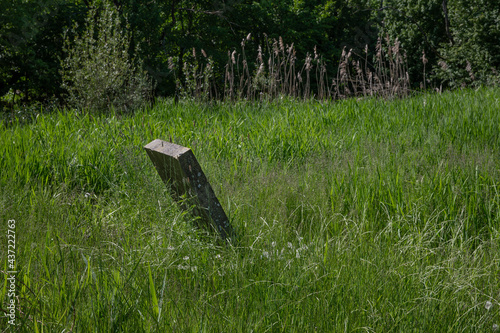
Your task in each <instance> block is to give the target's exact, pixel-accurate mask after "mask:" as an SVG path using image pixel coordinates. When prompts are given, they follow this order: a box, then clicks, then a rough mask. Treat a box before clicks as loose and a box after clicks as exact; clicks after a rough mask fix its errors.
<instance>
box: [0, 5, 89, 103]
mask: <svg viewBox="0 0 500 333" xmlns="http://www.w3.org/2000/svg"><path fill="white" fill-rule="evenodd" d="M0 8H2V10H1V13H0V97H1V96H4V95H5V94H6V93H7V92H8V91H9V90H11V91H12V93H14V92H16V93H17V94H19V95H21V97H22V99H23V100H24V101H28V100H47V99H50V98H52V97H54V96H58V95H59V94H60V93H61V92H62V90H61V88H60V81H61V79H60V75H59V57H60V56H61V55H62V46H63V40H62V38H61V35H62V33H63V31H64V27H66V26H69V25H71V24H72V22H78V21H80V20H81V19H82V18H83V17H84V16H83V15H84V13H85V7H82V6H81V5H78V4H75V3H73V2H63V1H52V0H40V1H29V2H27V1H9V0H1V1H0Z"/></svg>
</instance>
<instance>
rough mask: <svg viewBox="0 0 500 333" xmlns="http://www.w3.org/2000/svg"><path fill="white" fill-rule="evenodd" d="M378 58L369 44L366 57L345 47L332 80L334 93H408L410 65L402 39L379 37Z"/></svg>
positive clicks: (341, 95) (382, 94)
mask: <svg viewBox="0 0 500 333" xmlns="http://www.w3.org/2000/svg"><path fill="white" fill-rule="evenodd" d="M375 51H376V52H375V55H374V62H373V63H372V62H370V60H369V50H368V45H367V46H366V47H365V49H364V58H363V57H361V56H359V55H355V54H354V53H353V51H352V49H351V50H349V51H346V50H345V48H344V50H343V51H342V55H341V57H340V63H339V67H338V71H337V77H336V79H334V80H333V82H332V89H331V92H330V94H334V97H336V98H347V97H351V96H381V97H394V96H407V95H408V93H409V91H410V78H409V75H408V70H407V66H406V54H404V53H403V54H402V52H401V47H400V42H399V41H398V39H396V40H395V41H394V43H391V40H390V39H389V38H388V37H386V38H385V44H384V43H383V42H382V39H381V38H379V39H378V40H377V44H376V47H375Z"/></svg>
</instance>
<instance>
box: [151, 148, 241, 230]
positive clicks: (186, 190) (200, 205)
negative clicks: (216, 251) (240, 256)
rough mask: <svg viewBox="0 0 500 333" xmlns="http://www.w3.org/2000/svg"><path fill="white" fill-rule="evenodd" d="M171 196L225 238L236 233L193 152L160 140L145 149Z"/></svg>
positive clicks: (202, 223)
mask: <svg viewBox="0 0 500 333" xmlns="http://www.w3.org/2000/svg"><path fill="white" fill-rule="evenodd" d="M144 149H145V150H146V152H147V154H148V155H149V158H150V159H151V161H152V162H153V164H154V166H155V167H156V170H157V171H158V174H159V175H160V177H161V179H162V180H163V182H164V183H165V184H166V185H167V187H168V188H169V189H170V192H171V195H172V197H173V198H174V200H175V201H177V202H178V203H179V204H180V205H181V207H182V208H183V209H184V210H187V211H190V212H191V213H193V215H194V216H195V217H198V218H199V219H198V222H199V223H200V224H201V225H205V226H206V227H208V228H209V229H215V230H217V232H218V233H219V234H220V236H221V237H222V239H224V240H227V239H232V238H233V237H234V231H233V228H232V227H231V224H230V223H229V219H228V218H227V216H226V213H225V212H224V210H223V209H222V206H221V205H220V203H219V200H218V199H217V197H216V196H215V193H214V191H213V189H212V186H210V183H209V182H208V180H207V178H206V177H205V174H204V173H203V170H202V169H201V166H200V164H199V163H198V161H197V160H196V158H195V156H194V154H193V152H192V151H191V149H189V148H186V147H183V146H179V145H176V144H174V143H170V142H166V141H162V140H159V139H156V140H154V141H151V142H150V143H148V144H147V145H146V146H144Z"/></svg>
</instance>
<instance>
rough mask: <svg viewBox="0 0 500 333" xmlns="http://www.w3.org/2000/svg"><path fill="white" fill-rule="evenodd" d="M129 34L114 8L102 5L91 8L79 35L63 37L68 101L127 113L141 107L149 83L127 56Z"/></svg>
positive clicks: (106, 3) (149, 85)
mask: <svg viewBox="0 0 500 333" xmlns="http://www.w3.org/2000/svg"><path fill="white" fill-rule="evenodd" d="M129 47H130V35H129V33H127V32H126V31H124V30H123V29H122V25H121V20H120V17H119V16H118V12H117V10H116V8H115V7H114V6H113V5H112V4H110V3H108V2H105V3H104V4H103V5H102V7H101V8H98V7H96V8H92V9H91V10H90V11H89V14H88V16H87V19H86V22H85V29H84V32H83V34H82V35H81V36H76V37H75V39H74V41H72V40H71V38H70V37H69V35H66V37H65V50H64V51H65V52H66V54H67V57H66V58H65V59H64V60H63V61H62V64H61V66H62V78H63V87H64V88H65V89H66V90H67V92H68V96H67V102H68V103H69V104H70V105H72V106H74V107H77V108H79V109H81V110H107V109H110V108H114V109H116V110H119V111H129V110H133V109H135V108H137V107H140V106H141V105H142V104H144V103H145V102H146V101H147V100H148V99H149V98H150V97H151V94H152V83H151V80H150V79H149V78H148V76H147V74H146V72H145V71H143V70H142V69H141V63H140V62H139V61H135V59H131V58H130V56H129Z"/></svg>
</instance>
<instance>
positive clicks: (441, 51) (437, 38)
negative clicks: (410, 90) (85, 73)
mask: <svg viewBox="0 0 500 333" xmlns="http://www.w3.org/2000/svg"><path fill="white" fill-rule="evenodd" d="M100 3H102V1H88V0H87V1H69V0H59V1H55V0H32V1H22V2H20V1H12V0H0V7H1V8H2V12H1V13H0V23H1V26H0V47H1V57H0V96H2V100H3V102H6V101H7V100H8V102H11V101H15V100H16V99H21V98H22V99H23V100H24V101H29V100H41V101H47V100H49V99H51V98H53V97H59V96H60V95H61V93H62V92H63V91H64V90H63V89H61V83H62V81H61V76H60V74H59V73H60V62H59V60H58V59H59V58H61V57H63V52H62V49H63V40H64V38H63V37H62V36H63V34H64V32H66V31H67V30H68V29H69V28H70V27H73V26H74V25H75V24H79V26H80V27H83V21H84V18H85V14H86V12H87V11H88V10H89V8H90V7H91V6H92V4H96V5H98V4H100ZM112 3H113V7H114V8H116V9H117V11H118V13H119V15H120V18H121V20H122V22H127V27H126V30H127V33H128V34H129V37H130V47H129V50H128V52H129V56H130V57H134V56H136V57H137V59H138V60H141V61H142V63H143V68H144V69H146V70H147V72H148V74H149V76H150V77H151V78H152V79H153V80H154V82H155V84H156V85H155V91H154V93H155V95H156V96H167V95H170V96H171V95H174V94H176V95H178V96H179V95H182V92H183V91H186V88H188V90H189V87H188V85H189V82H190V81H189V78H188V80H187V81H186V73H184V72H183V64H184V63H185V62H187V61H192V58H190V57H191V54H192V50H193V49H195V51H196V52H197V54H198V55H200V54H201V53H202V52H201V51H202V50H203V51H204V52H205V53H206V54H207V59H208V58H210V59H211V61H212V64H211V67H212V68H211V70H212V76H211V80H212V83H211V84H212V85H213V87H212V88H211V94H210V96H211V98H217V97H220V96H224V95H226V94H227V92H222V91H221V90H222V89H224V75H225V66H226V64H227V60H228V52H233V51H234V50H239V48H240V47H241V41H242V40H243V39H245V38H246V36H248V35H249V34H250V36H251V37H250V38H249V39H248V40H246V42H245V43H246V45H245V46H246V49H245V52H246V55H245V57H246V59H245V61H246V62H247V66H248V70H249V72H250V73H252V72H254V71H257V70H258V67H259V66H258V61H257V56H258V47H259V45H260V46H261V47H262V48H264V50H263V51H264V52H266V50H265V48H266V47H268V42H269V41H273V40H279V38H280V37H281V38H282V39H283V40H284V41H285V43H288V44H289V45H292V44H293V46H294V50H295V51H294V52H296V59H297V63H296V68H301V67H302V66H303V65H304V63H305V62H306V59H307V54H308V53H309V54H312V53H313V50H316V52H317V53H318V54H319V55H321V56H322V57H323V58H322V61H323V63H324V66H325V70H326V73H327V74H328V75H327V76H328V77H329V78H330V79H331V78H333V77H334V76H335V75H336V73H337V71H338V67H339V58H340V56H341V54H342V50H343V49H344V48H345V50H346V52H349V50H351V49H352V52H353V53H352V54H353V55H361V56H362V57H365V55H364V54H363V50H364V49H365V47H366V46H368V50H369V51H368V54H367V55H366V56H367V57H366V58H367V59H368V61H369V62H370V60H371V59H373V58H374V57H375V55H376V52H375V51H374V50H375V46H376V44H377V39H378V38H379V37H380V38H382V39H384V38H386V36H389V39H390V40H391V41H392V42H394V41H395V40H396V38H398V39H399V41H400V42H401V49H402V50H404V51H406V55H407V67H408V71H409V76H410V81H411V82H412V84H413V87H416V88H418V87H423V88H426V87H439V86H441V85H443V86H444V87H456V86H463V85H479V84H498V80H499V79H498V72H499V69H500V64H499V63H500V60H499V57H500V56H499V54H500V50H499V45H500V43H498V40H499V38H500V37H499V36H500V32H499V31H500V28H499V26H500V23H499V17H500V13H499V9H498V8H500V6H498V1H485V0H474V1H472V2H471V1H465V0H460V1H448V0H422V1H411V0H401V1H399V0H397V1H396V0H385V1H378V0H377V1H375V0H350V1H340V0H329V1H319V0H314V1H292V0H279V1H251V0H230V1H221V0H217V1H210V0H204V1H192V0H168V1H158V0H153V1H147V2H143V1H138V0H121V1H119V0H117V1H113V2H112ZM124 28H125V27H124ZM137 46H140V49H139V50H137V49H136V47H137ZM136 52H137V53H136ZM424 52H425V60H424V59H423V56H424ZM402 53H403V52H402ZM373 64H375V61H372V65H373ZM193 66H196V65H195V64H193ZM368 68H370V64H369V65H368ZM179 83H180V84H179ZM330 84H331V82H330ZM310 85H311V87H310V88H309V90H310V92H311V93H310V95H315V94H316V95H317V94H318V92H319V90H320V89H321V88H320V87H319V84H318V83H316V82H313V81H311V83H310ZM9 91H10V94H7V93H8V92H9ZM14 93H17V95H15V94H14ZM6 94H7V95H6ZM307 95H309V94H307Z"/></svg>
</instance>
